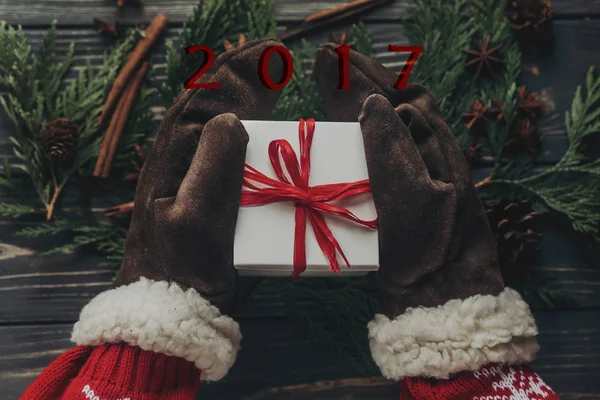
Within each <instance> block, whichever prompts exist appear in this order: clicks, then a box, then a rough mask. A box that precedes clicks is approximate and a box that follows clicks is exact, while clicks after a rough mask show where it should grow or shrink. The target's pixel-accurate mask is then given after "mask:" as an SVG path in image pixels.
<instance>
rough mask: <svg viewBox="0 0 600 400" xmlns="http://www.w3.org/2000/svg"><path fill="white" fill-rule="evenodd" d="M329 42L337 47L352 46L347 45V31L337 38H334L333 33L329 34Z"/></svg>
mask: <svg viewBox="0 0 600 400" xmlns="http://www.w3.org/2000/svg"><path fill="white" fill-rule="evenodd" d="M329 41H330V42H331V43H335V44H337V45H338V46H343V45H346V44H349V45H352V43H348V29H344V31H343V32H342V33H340V35H339V36H335V35H334V34H333V32H330V33H329Z"/></svg>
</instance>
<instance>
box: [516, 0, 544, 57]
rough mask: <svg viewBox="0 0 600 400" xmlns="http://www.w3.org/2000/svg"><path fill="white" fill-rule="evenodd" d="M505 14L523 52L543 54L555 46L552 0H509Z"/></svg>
mask: <svg viewBox="0 0 600 400" xmlns="http://www.w3.org/2000/svg"><path fill="white" fill-rule="evenodd" d="M504 12H505V15H506V17H507V18H508V20H509V21H510V22H511V26H512V28H513V29H514V30H515V34H516V37H517V40H518V41H519V43H520V45H521V48H522V50H523V52H525V53H527V54H529V53H532V54H536V55H543V54H545V53H548V52H550V51H552V49H553V48H554V29H553V27H552V5H551V3H550V0H509V1H508V2H507V3H506V7H505V10H504Z"/></svg>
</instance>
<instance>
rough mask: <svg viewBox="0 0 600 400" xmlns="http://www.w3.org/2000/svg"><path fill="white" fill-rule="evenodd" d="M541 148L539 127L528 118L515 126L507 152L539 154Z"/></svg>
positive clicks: (509, 139)
mask: <svg viewBox="0 0 600 400" xmlns="http://www.w3.org/2000/svg"><path fill="white" fill-rule="evenodd" d="M541 147H542V139H541V138H540V134H539V131H538V129H537V126H536V125H535V124H534V123H533V122H531V120H530V119H528V118H526V119H524V120H522V121H520V122H518V123H516V124H515V125H514V128H513V129H512V130H511V132H510V137H509V138H508V140H507V142H506V151H508V152H512V153H522V152H527V153H529V154H537V153H538V152H539V150H540V148H541Z"/></svg>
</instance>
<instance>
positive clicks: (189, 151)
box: [117, 40, 282, 312]
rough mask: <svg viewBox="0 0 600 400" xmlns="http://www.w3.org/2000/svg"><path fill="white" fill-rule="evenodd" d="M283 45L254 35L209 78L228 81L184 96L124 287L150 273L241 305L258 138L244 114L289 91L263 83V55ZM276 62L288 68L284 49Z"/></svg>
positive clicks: (164, 135)
mask: <svg viewBox="0 0 600 400" xmlns="http://www.w3.org/2000/svg"><path fill="white" fill-rule="evenodd" d="M277 45H281V43H280V42H278V41H276V40H265V41H254V42H249V43H247V44H246V45H244V46H242V47H240V48H237V49H235V50H232V51H229V52H227V53H224V54H222V55H221V56H220V57H218V58H217V60H216V62H215V64H214V66H213V68H212V70H211V72H210V73H208V74H207V75H205V76H204V77H203V79H202V81H204V82H206V81H211V82H215V81H216V82H220V84H221V87H220V88H219V89H194V90H185V91H184V92H183V93H182V94H181V95H180V96H179V98H178V99H177V100H176V101H175V103H174V104H173V106H172V107H171V109H170V110H169V112H168V114H167V116H166V118H165V119H164V120H163V122H162V124H161V127H160V130H159V132H158V135H157V137H156V142H155V143H154V147H153V149H152V152H151V154H150V156H149V157H148V160H147V162H146V163H145V165H144V168H143V169H142V172H141V174H140V179H139V183H138V187H137V191H136V196H135V208H134V210H133V219H132V222H131V226H130V228H129V234H128V236H127V241H126V245H125V256H124V258H123V264H122V266H121V269H120V271H119V274H118V277H117V285H119V286H120V285H126V284H129V283H132V282H135V281H137V280H138V279H140V277H145V278H149V279H151V280H154V281H168V282H176V283H178V284H179V285H180V286H182V287H184V288H194V289H196V290H197V291H198V293H200V295H202V296H203V297H204V298H205V299H207V300H209V301H210V302H211V303H212V304H214V305H215V306H217V307H218V308H219V309H220V310H221V311H222V312H227V311H228V310H229V309H230V308H231V306H232V303H233V299H234V293H235V278H236V273H235V269H234V267H233V238H234V232H235V224H236V219H237V213H238V208H239V200H240V193H241V187H242V175H243V170H244V160H245V154H246V143H247V141H248V136H247V133H246V131H245V129H244V127H243V126H242V125H241V123H240V121H239V119H267V118H268V117H269V115H270V114H271V112H272V110H273V107H274V106H275V103H276V102H277V99H278V98H279V95H280V93H281V91H280V90H270V89H267V88H266V87H265V86H264V85H263V84H262V82H261V81H260V78H259V75H258V62H259V58H260V55H261V54H262V52H263V51H264V50H265V49H266V48H267V47H270V46H277ZM269 70H270V74H271V75H270V76H274V77H277V76H281V74H282V63H281V60H280V58H279V57H271V59H270V65H269ZM225 113H228V114H225ZM229 113H231V114H229ZM234 114H235V115H234ZM238 118H239V119H238Z"/></svg>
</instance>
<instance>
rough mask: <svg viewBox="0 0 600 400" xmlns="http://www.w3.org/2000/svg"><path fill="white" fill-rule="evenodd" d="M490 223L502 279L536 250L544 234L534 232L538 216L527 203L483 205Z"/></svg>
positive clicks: (507, 201) (503, 201)
mask: <svg viewBox="0 0 600 400" xmlns="http://www.w3.org/2000/svg"><path fill="white" fill-rule="evenodd" d="M484 206H485V208H486V212H487V218H488V222H489V223H490V227H491V229H492V232H493V234H494V238H495V240H496V249H497V251H498V261H499V262H500V266H501V268H502V274H503V276H505V278H506V275H509V274H510V273H511V272H513V271H512V269H513V267H514V266H515V264H517V263H518V262H519V261H522V259H523V258H525V256H531V255H532V254H533V253H534V252H535V250H537V247H538V243H539V241H540V239H541V235H540V234H539V233H536V232H535V231H534V230H533V223H534V221H535V217H536V216H537V213H535V212H534V211H533V210H532V207H531V203H530V202H529V201H528V200H523V201H514V202H513V201H509V200H502V201H500V202H499V203H497V204H495V205H493V204H492V203H490V202H484Z"/></svg>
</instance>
